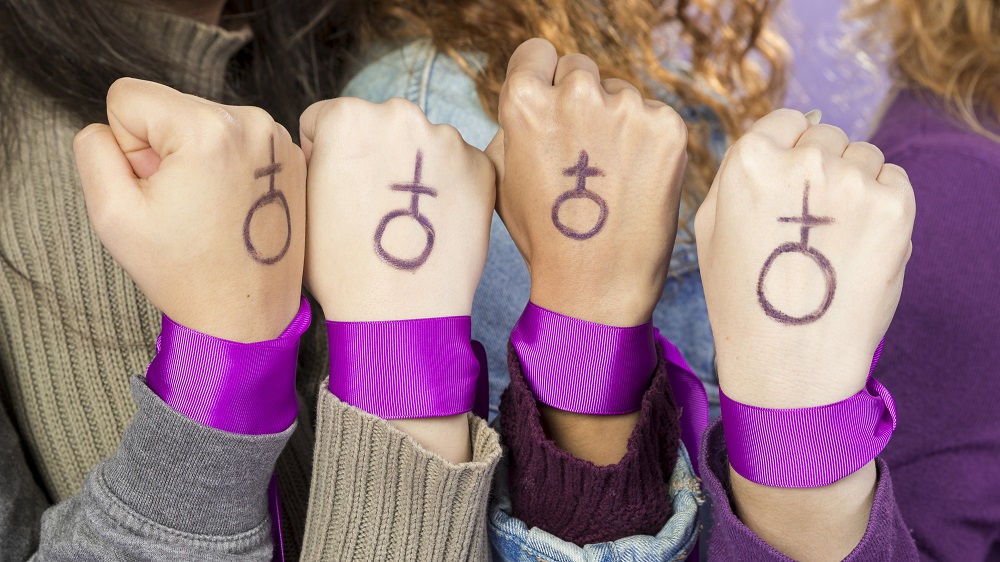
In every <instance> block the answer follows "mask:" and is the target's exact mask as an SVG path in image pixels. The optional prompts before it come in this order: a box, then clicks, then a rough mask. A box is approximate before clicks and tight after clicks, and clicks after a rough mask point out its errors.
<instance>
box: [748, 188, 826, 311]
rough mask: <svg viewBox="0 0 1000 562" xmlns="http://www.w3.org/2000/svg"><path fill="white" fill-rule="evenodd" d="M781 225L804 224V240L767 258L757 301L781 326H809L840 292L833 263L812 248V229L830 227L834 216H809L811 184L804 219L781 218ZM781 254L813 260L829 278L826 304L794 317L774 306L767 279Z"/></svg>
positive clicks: (805, 194)
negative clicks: (836, 293) (766, 292)
mask: <svg viewBox="0 0 1000 562" xmlns="http://www.w3.org/2000/svg"><path fill="white" fill-rule="evenodd" d="M778 222H794V223H799V224H801V225H802V227H801V231H800V232H801V239H800V241H799V242H786V243H784V244H782V245H780V246H778V247H777V248H775V249H774V251H773V252H771V255H770V256H768V257H767V260H766V261H765V262H764V267H763V268H762V269H761V270H760V278H758V279H757V300H759V301H760V306H761V307H762V308H763V309H764V312H765V313H766V314H767V315H768V316H770V317H771V318H774V319H775V320H777V321H778V322H781V323H782V324H793V325H800V324H809V323H811V322H815V321H816V320H819V318H820V317H821V316H823V315H824V314H826V311H827V309H828V308H830V304H831V303H832V302H833V294H834V293H835V292H836V290H837V277H836V275H835V274H834V272H833V266H832V265H831V264H830V260H828V259H826V256H824V255H823V254H821V253H820V252H819V251H818V250H816V249H815V248H810V247H809V229H810V228H812V227H814V226H822V225H825V224H830V223H832V222H833V218H832V217H814V216H812V215H810V214H809V182H808V181H807V182H806V187H805V191H804V192H803V194H802V216H801V217H780V218H779V219H778ZM782 254H802V255H804V256H807V257H809V258H810V259H811V260H813V261H814V262H815V263H816V265H817V266H819V268H820V270H821V271H822V272H823V275H824V277H825V279H826V297H825V298H824V300H823V303H822V304H820V306H819V308H817V309H816V310H814V311H813V312H810V313H809V314H806V315H805V316H791V315H789V314H786V313H784V312H782V311H780V310H778V309H776V308H775V307H774V306H772V305H771V302H770V301H768V300H767V297H766V296H764V279H765V278H766V277H767V274H768V272H770V271H771V265H773V264H774V260H776V259H778V256H780V255H782Z"/></svg>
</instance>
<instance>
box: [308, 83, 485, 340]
mask: <svg viewBox="0 0 1000 562" xmlns="http://www.w3.org/2000/svg"><path fill="white" fill-rule="evenodd" d="M301 127H302V135H301V136H302V143H303V148H304V149H305V152H306V155H307V156H308V158H309V227H308V229H307V230H308V233H307V244H306V246H307V251H306V268H305V278H306V286H307V287H308V288H309V290H310V291H311V292H312V293H313V295H315V296H316V299H317V300H318V301H319V303H320V305H322V307H323V312H324V314H325V315H326V317H327V319H329V320H337V321H371V320H404V319H411V318H431V317H443V316H468V315H470V314H471V312H472V297H473V295H474V294H475V291H476V286H477V285H478V283H479V278H480V276H482V273H483V267H484V265H485V263H486V249H487V247H488V245H489V233H490V219H491V218H492V216H493V203H494V175H493V166H492V165H491V164H490V161H489V159H488V158H486V155H484V154H483V153H482V152H480V151H479V150H476V149H475V148H473V147H471V146H469V145H467V144H466V143H465V142H464V141H463V140H462V137H461V135H460V134H459V133H458V131H457V130H455V129H454V128H453V127H450V126H448V125H432V124H431V123H430V122H429V121H427V118H426V117H425V116H424V114H423V113H422V112H421V111H420V108H418V107H417V106H416V105H414V104H413V103H410V102H408V101H406V100H403V99H393V100H389V101H388V102H386V103H383V104H374V103H370V102H367V101H364V100H360V99H356V98H338V99H334V100H329V101H322V102H318V103H316V104H313V105H312V106H311V107H309V108H308V109H307V110H306V111H305V113H303V114H302V118H301Z"/></svg>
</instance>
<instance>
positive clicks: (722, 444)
mask: <svg viewBox="0 0 1000 562" xmlns="http://www.w3.org/2000/svg"><path fill="white" fill-rule="evenodd" d="M699 463H700V464H701V475H702V478H703V479H704V480H703V482H704V487H705V491H706V492H707V493H708V495H709V496H710V497H711V499H712V519H713V526H712V533H711V537H712V542H711V544H710V547H709V556H708V557H709V559H710V560H761V561H763V560H775V561H782V562H785V561H790V560H791V559H790V558H788V557H787V556H785V555H784V554H782V553H780V552H778V551H777V550H775V549H774V548H773V547H772V546H771V545H769V544H767V543H766V542H764V540H763V539H761V538H760V537H758V536H757V535H756V534H754V532H753V531H751V530H750V528H749V527H747V526H746V525H744V524H743V522H742V521H740V520H739V518H738V517H737V516H736V514H735V513H734V512H733V507H732V503H731V501H730V497H729V494H728V490H729V459H728V455H727V453H726V436H725V434H724V432H723V429H722V420H721V419H717V420H716V421H715V422H714V423H713V424H712V425H711V426H710V427H709V429H708V431H706V432H705V435H704V438H703V441H702V447H701V458H700V459H699ZM875 465H876V468H877V470H878V485H877V486H876V488H875V499H874V501H873V503H872V511H871V515H870V516H869V519H868V528H867V529H866V530H865V534H864V536H863V537H862V538H861V542H860V543H858V546H856V547H855V548H854V550H853V551H851V553H850V554H849V555H848V556H847V558H845V559H844V561H845V562H861V561H863V560H886V561H897V560H898V561H904V560H905V561H910V560H919V555H918V554H917V548H916V545H915V543H914V542H913V538H912V537H911V536H910V532H909V529H908V528H907V526H906V522H905V521H903V516H902V514H901V513H900V511H899V506H898V505H897V504H896V496H895V494H893V490H892V477H891V476H890V475H889V467H888V465H886V464H885V461H883V460H882V459H881V458H877V459H875Z"/></svg>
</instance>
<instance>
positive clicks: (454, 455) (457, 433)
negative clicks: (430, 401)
mask: <svg viewBox="0 0 1000 562" xmlns="http://www.w3.org/2000/svg"><path fill="white" fill-rule="evenodd" d="M389 423H391V424H392V425H393V426H394V427H395V428H396V429H398V430H400V431H402V432H403V433H406V434H407V435H409V436H410V437H412V438H413V440H414V441H416V442H417V443H419V444H420V446H421V447H423V448H425V449H427V450H428V451H430V452H432V453H436V454H438V455H441V457H443V458H444V459H445V460H447V461H448V462H451V463H454V464H459V463H463V462H468V461H470V460H472V442H471V441H470V438H469V414H458V415H455V416H443V417H437V418H410V419H399V420H389Z"/></svg>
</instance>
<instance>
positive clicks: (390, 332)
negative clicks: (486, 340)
mask: <svg viewBox="0 0 1000 562" xmlns="http://www.w3.org/2000/svg"><path fill="white" fill-rule="evenodd" d="M326 329H327V336H328V337H329V340H330V392H331V393H332V394H333V395H334V396H336V397H337V398H339V399H340V400H342V401H343V402H345V403H347V404H350V405H351V406H354V407H355V408H358V409H361V410H364V411H365V412H368V413H369V414H372V415H375V416H378V417H380V418H382V419H387V420H392V419H403V418H429V417H440V416H453V415H456V414H462V413H465V412H468V411H470V410H472V409H473V406H474V405H475V406H477V407H482V405H483V403H484V400H483V399H482V397H480V398H479V399H478V400H477V387H478V389H479V390H480V393H481V391H482V390H483V389H485V390H486V391H487V392H488V391H489V387H488V386H484V385H483V384H482V383H481V382H479V383H478V384H477V381H481V380H482V378H483V376H484V373H485V372H486V366H485V361H481V359H483V358H485V354H483V353H482V349H481V346H480V347H479V351H480V353H477V352H476V350H475V349H474V347H473V344H476V345H478V343H476V342H473V341H472V318H471V317H469V316H450V317H445V318H422V319H416V320H386V321H378V322H334V321H327V323H326ZM477 355H478V357H477ZM485 404H486V406H487V407H488V404H489V399H488V398H487V399H486V400H485ZM476 413H477V414H478V415H481V416H483V415H484V412H481V411H477V412H476Z"/></svg>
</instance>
